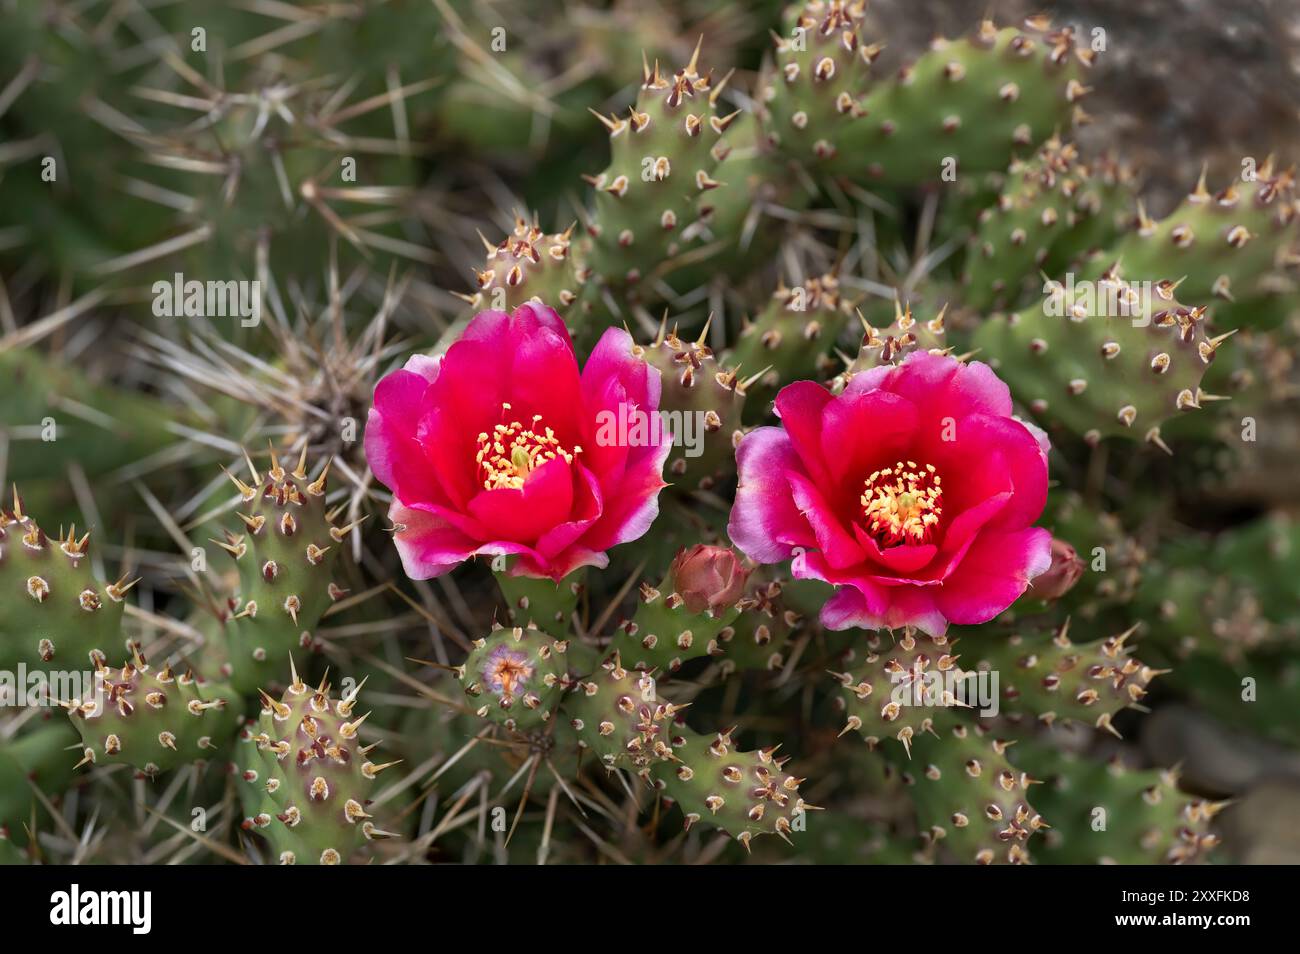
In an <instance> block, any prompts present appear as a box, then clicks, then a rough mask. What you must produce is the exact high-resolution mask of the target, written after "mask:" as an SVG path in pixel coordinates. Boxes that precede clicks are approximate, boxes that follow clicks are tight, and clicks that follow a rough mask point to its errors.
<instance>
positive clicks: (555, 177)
mask: <svg viewBox="0 0 1300 954" xmlns="http://www.w3.org/2000/svg"><path fill="white" fill-rule="evenodd" d="M354 6H355V5H354ZM354 6H348V5H338V4H333V5H331V4H326V5H321V6H315V7H311V8H310V9H309V8H307V7H302V8H298V7H293V8H290V7H288V6H287V5H284V4H275V3H269V4H268V3H254V4H238V5H232V6H226V7H223V8H222V9H212V10H208V9H207V7H206V6H204V5H201V4H197V3H195V2H193V0H178V2H173V3H166V4H95V3H74V2H69V0H49V2H45V3H42V4H35V5H33V4H22V3H19V4H12V3H10V4H5V3H4V2H3V0H0V8H3V9H4V11H5V12H4V16H5V24H6V25H5V28H3V29H0V484H3V485H4V486H6V487H9V486H10V485H11V484H16V485H17V486H16V487H15V488H14V490H13V496H12V502H11V503H7V504H5V505H4V506H0V702H2V703H3V704H0V863H6V864H7V863H13V864H19V863H26V862H29V861H38V862H54V863H63V862H75V863H83V862H85V863H91V862H93V863H101V862H117V863H137V864H163V863H167V864H176V863H198V862H213V861H224V862H237V863H248V862H252V863H296V864H322V865H332V864H367V863H373V864H426V863H431V864H441V863H449V862H464V863H480V862H493V863H506V862H539V863H570V864H594V863H601V862H606V861H617V862H620V863H622V862H633V863H693V862H696V861H701V860H704V861H715V862H719V863H752V862H776V863H789V862H810V863H842V862H846V861H847V862H851V863H882V862H892V863H945V864H947V863H956V864H970V865H983V864H990V863H1026V862H1033V863H1106V862H1118V863H1136V864H1146V863H1189V862H1201V861H1220V860H1230V861H1231V860H1239V859H1242V858H1248V857H1252V856H1253V855H1254V854H1255V853H1254V851H1253V847H1254V846H1253V845H1251V844H1249V843H1246V842H1245V841H1243V840H1242V839H1243V838H1244V836H1241V835H1239V834H1238V835H1236V836H1234V835H1233V833H1232V829H1231V826H1229V825H1225V824H1223V823H1222V821H1223V819H1225V818H1231V813H1232V812H1234V811H1235V810H1236V808H1235V805H1236V804H1239V801H1238V800H1239V799H1243V798H1246V797H1249V796H1250V795H1251V794H1252V791H1253V788H1254V787H1255V786H1257V785H1258V784H1259V781H1258V780H1259V779H1261V778H1265V777H1266V776H1267V774H1268V771H1272V770H1273V769H1274V768H1276V767H1278V766H1283V765H1289V764H1291V762H1292V761H1294V759H1291V758H1290V757H1289V755H1288V753H1289V752H1290V751H1292V750H1294V749H1295V748H1296V747H1297V746H1300V722H1298V721H1297V719H1296V717H1295V713H1294V711H1292V710H1293V709H1294V706H1292V705H1291V704H1290V700H1291V699H1293V698H1294V694H1295V692H1296V691H1297V687H1300V611H1297V607H1296V600H1295V586H1294V581H1295V577H1296V573H1297V571H1298V570H1300V566H1298V561H1300V530H1298V529H1297V523H1296V519H1295V513H1296V509H1297V504H1298V503H1300V498H1298V497H1297V495H1296V492H1295V486H1296V482H1295V480H1294V476H1293V471H1294V458H1295V447H1296V446H1297V440H1300V413H1298V412H1300V378H1298V376H1297V368H1298V366H1297V364H1296V362H1295V359H1294V353H1295V351H1296V347H1297V343H1298V342H1300V334H1298V332H1300V323H1298V318H1297V315H1298V314H1300V310H1298V306H1300V294H1298V289H1297V286H1296V283H1295V274H1294V268H1295V266H1296V264H1297V263H1298V262H1300V258H1298V257H1297V255H1296V250H1297V234H1296V229H1297V225H1296V220H1297V214H1296V213H1297V211H1298V210H1300V204H1298V203H1300V200H1298V199H1297V195H1296V190H1295V182H1294V178H1295V176H1294V171H1293V169H1292V168H1291V167H1290V166H1289V164H1288V162H1287V161H1286V160H1285V159H1284V158H1270V159H1267V160H1265V159H1262V158H1261V159H1260V160H1259V161H1258V162H1256V161H1255V158H1254V157H1253V156H1252V155H1251V154H1249V152H1247V153H1246V154H1244V155H1237V151H1240V150H1241V149H1248V148H1256V147H1257V146H1258V147H1259V148H1261V152H1262V150H1263V147H1264V145H1266V144H1265V143H1263V142H1260V143H1244V144H1237V143H1231V144H1229V143H1223V142H1214V141H1212V137H1207V136H1204V135H1199V134H1198V135H1197V136H1195V137H1193V141H1196V142H1198V143H1202V144H1204V146H1205V148H1204V155H1201V154H1200V153H1198V154H1197V155H1195V156H1194V157H1187V158H1189V159H1191V161H1192V162H1193V164H1192V165H1191V166H1190V167H1189V166H1188V165H1186V164H1185V163H1184V162H1183V161H1182V160H1183V157H1182V156H1180V155H1174V154H1173V153H1174V152H1177V150H1171V149H1169V148H1168V142H1169V141H1171V140H1169V139H1167V138H1166V133H1167V132H1168V129H1167V126H1168V125H1170V124H1173V123H1174V122H1175V120H1177V119H1179V118H1180V117H1181V116H1182V112H1181V111H1180V112H1179V113H1178V114H1177V115H1175V114H1174V113H1173V112H1171V113H1170V114H1169V115H1168V116H1164V115H1160V116H1152V115H1150V114H1149V113H1148V114H1144V115H1139V114H1136V113H1135V112H1134V111H1135V110H1137V109H1138V108H1139V107H1140V104H1139V103H1137V102H1136V101H1134V102H1123V103H1118V104H1117V103H1116V102H1115V101H1114V100H1115V97H1114V95H1113V94H1108V93H1107V89H1108V87H1113V86H1114V85H1115V83H1114V80H1116V79H1118V81H1119V83H1118V85H1120V86H1123V85H1124V82H1125V81H1126V79H1127V77H1126V76H1125V75H1124V70H1125V69H1129V68H1131V64H1132V63H1133V62H1134V60H1135V57H1134V56H1132V55H1130V56H1128V57H1127V58H1124V57H1120V58H1118V59H1120V60H1121V62H1120V63H1119V64H1118V65H1113V66H1112V65H1108V62H1107V61H1108V58H1109V57H1108V55H1107V54H1106V53H1105V52H1104V48H1105V47H1106V45H1107V42H1109V43H1111V44H1112V45H1114V44H1134V43H1137V42H1139V39H1140V38H1136V37H1134V36H1132V35H1129V36H1125V35H1124V28H1123V20H1122V18H1121V19H1120V20H1119V21H1117V22H1116V24H1115V25H1108V27H1107V29H1108V30H1109V36H1108V37H1105V36H1102V37H1099V35H1098V30H1099V28H1096V27H1095V25H1094V24H1090V23H1086V22H1075V23H1068V22H1067V23H1062V22H1053V21H1052V20H1051V19H1049V18H1048V17H1047V16H1032V17H1029V18H1027V19H1024V20H1021V21H1019V22H1006V23H1004V22H994V21H993V20H991V19H975V18H972V20H971V22H970V23H969V24H967V26H968V27H969V29H968V31H967V32H965V33H964V34H962V35H953V36H938V37H936V38H935V39H933V40H932V41H931V42H930V43H929V45H928V46H927V47H924V48H918V47H917V46H916V44H914V43H913V42H912V41H911V40H910V39H909V36H910V35H913V34H914V33H915V31H909V30H906V29H904V28H903V27H905V26H906V25H907V23H911V22H912V20H911V18H916V20H917V22H920V20H921V18H923V17H924V15H925V14H924V11H922V10H921V9H920V6H921V5H915V4H912V5H903V6H908V14H907V15H908V18H909V20H908V21H907V23H901V22H899V21H898V19H897V17H894V18H893V20H892V21H891V13H890V9H889V5H871V4H868V3H867V2H866V0H793V2H778V3H775V4H769V3H760V4H748V5H746V4H738V3H734V2H732V0H664V2H656V3H653V4H644V3H631V2H626V3H625V2H621V0H620V2H615V3H610V4H596V3H590V2H588V0H545V2H542V3H524V2H523V0H499V2H493V3H490V4H484V3H482V2H477V0H435V2H434V3H427V2H425V3H416V2H407V0H390V2H387V3H379V4H362V5H360V6H355V8H354ZM895 6H897V5H895ZM878 7H879V9H878ZM10 8H12V9H10ZM38 8H39V9H38ZM200 13H202V16H201V17H200V16H199V14H200ZM1228 16H1229V15H1228V14H1225V17H1228ZM1247 16H1248V14H1247V13H1246V12H1236V11H1234V12H1233V13H1232V15H1231V17H1232V18H1235V17H1247ZM191 21H196V22H195V23H192V22H191ZM199 21H201V24H202V27H201V29H200V30H197V31H196V30H195V29H194V28H195V26H196V23H198V22H199ZM268 23H273V24H274V25H273V26H268ZM913 25H915V24H913ZM498 29H500V30H501V31H502V32H501V33H500V34H498V32H497V31H498ZM1100 32H1101V33H1103V34H1104V33H1106V32H1107V31H1106V30H1102V31H1100ZM1137 59H1141V57H1140V56H1139V57H1137ZM1157 62H1158V60H1157ZM1126 63H1127V64H1130V65H1129V66H1126V65H1125V64H1126ZM340 64H347V68H346V69H342V70H341V69H340ZM1094 85H1095V86H1096V87H1097V89H1096V91H1094V90H1093V89H1092V87H1093V86H1094ZM1108 95H1109V96H1110V99H1109V100H1106V99H1105V97H1107V96H1108ZM1089 97H1091V98H1089ZM1097 100H1102V102H1101V103H1099V104H1098V105H1096V106H1094V105H1093V104H1094V103H1095V102H1096V101H1097ZM1085 101H1087V102H1088V104H1089V107H1088V108H1089V110H1090V111H1095V112H1096V113H1097V115H1096V116H1095V117H1094V116H1090V115H1089V114H1088V113H1086V112H1085V111H1084V109H1083V105H1082V104H1083V103H1084V102H1085ZM1180 105H1181V104H1180ZM593 114H594V117H595V118H594V119H593ZM1166 119H1168V123H1166V122H1165V120H1166ZM1090 124H1092V125H1093V127H1094V128H1092V129H1089V128H1085V127H1088V126H1089V125H1090ZM1268 125H1269V123H1267V122H1263V121H1260V122H1255V123H1251V124H1243V127H1242V128H1246V129H1250V130H1263V129H1265V128H1266V127H1267V126H1268ZM1135 130H1136V131H1137V132H1136V133H1135V132H1134V131H1135ZM1261 135H1262V132H1261ZM1099 146H1103V147H1104V148H1099ZM1130 147H1132V148H1130ZM1152 154H1154V155H1156V156H1159V157H1160V164H1159V165H1158V166H1156V165H1153V163H1152V162H1151V159H1150V157H1151V155H1152ZM47 160H48V161H47ZM1202 162H1204V164H1205V165H1204V169H1203V170H1202ZM1225 170H1227V171H1230V172H1231V178H1228V177H1227V176H1226V175H1225ZM1198 171H1199V176H1198ZM1211 183H1213V186H1212V185H1211ZM1171 197H1173V198H1172V200H1171ZM1161 213H1163V214H1161ZM191 280H193V281H197V282H201V283H204V284H205V285H206V286H207V287H206V289H205V290H206V291H207V292H208V294H207V295H206V297H205V296H204V295H197V294H196V295H195V297H194V299H193V307H190V306H189V305H187V306H186V307H185V308H183V309H182V312H183V313H182V314H180V315H176V314H165V313H164V312H166V310H167V309H165V308H160V307H159V306H160V304H162V305H165V304H167V303H168V301H170V298H169V299H168V301H161V300H160V299H159V293H157V292H156V291H154V289H155V287H156V285H157V283H161V284H162V286H163V287H165V288H166V289H168V291H167V292H166V293H165V294H166V295H168V296H170V295H171V294H172V292H171V289H172V288H173V287H174V284H173V283H174V282H188V281H191ZM216 289H219V290H220V291H221V293H222V294H221V297H220V301H221V302H222V303H224V305H233V303H234V302H237V301H239V300H241V298H246V299H247V301H248V303H250V304H251V305H255V308H254V309H253V312H254V313H255V315H256V316H257V317H256V320H250V321H244V320H241V319H246V318H252V317H253V316H252V315H236V314H234V313H233V312H232V310H231V308H229V307H224V308H223V307H216V304H217V300H218V299H217V297H216V295H215V290H216ZM245 293H246V294H245ZM232 296H233V297H232ZM199 299H204V300H203V301H201V302H200V301H199ZM210 305H211V306H212V307H209V306H210ZM209 312H212V313H209ZM268 444H269V446H268ZM245 448H249V450H247V451H246V450H245ZM263 448H266V449H265V450H263ZM232 488H233V490H232ZM6 493H7V492H6ZM38 517H39V519H40V521H41V522H40V523H38V522H37V518H38ZM55 528H57V533H56V532H55ZM88 531H90V532H88ZM92 535H93V539H94V541H95V543H94V546H93V548H92V546H91V544H90V540H91V539H92ZM363 686H364V690H365V699H366V701H367V704H366V706H362V704H361V702H360V699H361V695H360V694H361V691H362V687H363ZM313 687H314V688H313ZM1152 711H1154V715H1151V713H1152ZM1160 720H1163V721H1160ZM1179 720H1187V724H1190V725H1193V726H1194V727H1195V731H1179V732H1174V731H1164V732H1157V731H1156V729H1152V728H1149V727H1150V726H1155V727H1156V728H1162V727H1163V728H1165V729H1166V730H1167V729H1168V725H1169V724H1170V723H1171V722H1172V723H1173V724H1174V726H1175V728H1182V727H1183V722H1180V721H1179ZM1192 720H1194V721H1192ZM1206 726H1208V727H1209V728H1205V727H1206ZM380 727H382V729H383V730H382V731H381V730H380ZM1153 737H1154V738H1155V741H1152V739H1153ZM1243 738H1244V739H1246V740H1247V741H1246V742H1244V743H1242V744H1240V745H1238V746H1235V747H1234V746H1231V745H1229V744H1227V743H1226V742H1225V741H1224V740H1225V739H1230V740H1236V739H1243ZM742 742H743V746H742V744H741V743H742ZM1229 749H1230V750H1232V751H1233V752H1234V753H1236V754H1238V755H1239V756H1240V760H1241V762H1242V763H1244V762H1246V761H1249V759H1250V758H1252V757H1253V755H1252V753H1254V752H1256V751H1257V750H1258V751H1260V752H1264V753H1266V754H1265V755H1261V756H1260V757H1259V759H1258V761H1259V762H1260V763H1261V766H1263V767H1260V766H1255V768H1258V769H1259V770H1258V771H1254V772H1245V771H1237V770H1236V768H1234V766H1237V764H1238V763H1236V762H1234V765H1233V766H1230V767H1229V768H1224V766H1223V765H1217V764H1214V761H1213V759H1212V758H1210V755H1212V754H1213V753H1214V752H1219V751H1223V750H1229ZM381 752H383V753H386V754H384V755H382V756H381V755H380V753H381ZM1207 753H1209V754H1207ZM1179 765H1182V766H1183V769H1182V771H1181V772H1180V771H1179V768H1178V766H1179ZM399 766H400V768H399ZM796 769H797V771H798V773H799V774H796ZM1229 769H1232V771H1230V770H1229ZM1265 769H1267V770H1268V771H1266V770H1265ZM805 776H806V777H805ZM1243 779H1245V780H1243ZM814 803H815V804H814ZM126 818H138V819H140V820H141V823H140V824H139V825H137V826H135V827H134V828H132V826H130V825H129V824H127V823H124V822H123V821H122V820H123V819H126ZM200 818H201V819H202V823H201V824H199V823H198V822H197V821H195V820H196V819H200ZM1268 821H1269V823H1270V824H1279V825H1284V824H1285V823H1286V821H1285V819H1281V820H1278V819H1270V820H1268ZM70 833H73V834H74V836H73V837H70V836H69V835H70ZM766 835H774V836H776V837H762V836H766Z"/></svg>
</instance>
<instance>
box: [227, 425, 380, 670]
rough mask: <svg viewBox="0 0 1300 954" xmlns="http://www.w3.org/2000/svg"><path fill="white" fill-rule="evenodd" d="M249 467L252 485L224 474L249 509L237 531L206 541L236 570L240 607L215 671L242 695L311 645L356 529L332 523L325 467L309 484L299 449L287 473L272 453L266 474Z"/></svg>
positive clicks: (338, 591)
mask: <svg viewBox="0 0 1300 954" xmlns="http://www.w3.org/2000/svg"><path fill="white" fill-rule="evenodd" d="M248 469H249V473H250V475H251V477H252V483H251V484H247V483H245V482H244V481H243V480H241V479H240V478H238V477H236V476H235V475H233V474H229V473H228V476H229V477H230V479H231V481H232V482H233V483H234V485H235V488H236V489H237V490H238V492H239V499H240V503H241V504H242V505H243V506H244V507H246V508H247V510H239V511H237V514H238V516H239V519H240V521H241V523H242V524H243V532H242V533H232V532H231V531H229V530H227V531H225V534H224V536H225V539H224V540H213V541H212V542H213V543H215V544H216V545H217V546H219V547H220V548H221V549H222V550H224V551H225V552H226V553H228V554H229V555H230V556H231V557H232V558H234V560H235V563H236V566H237V567H238V569H239V583H240V586H239V589H240V608H239V612H237V613H235V614H233V615H232V616H231V617H230V620H229V625H227V627H226V636H227V640H226V645H227V646H228V655H227V657H226V658H225V659H224V660H223V662H222V669H221V671H222V676H223V678H228V679H230V680H231V683H232V684H233V685H234V686H235V688H236V689H238V690H239V691H240V692H245V693H247V692H251V691H252V690H253V688H255V687H256V685H257V684H258V683H260V682H270V681H271V680H272V679H274V678H276V677H277V676H278V674H279V673H280V672H281V671H283V669H284V667H285V664H286V663H287V662H288V659H289V654H290V653H291V652H294V651H296V650H299V649H303V648H307V647H310V646H311V634H312V631H313V630H314V629H315V627H316V624H317V623H318V622H319V620H320V618H321V616H322V614H324V612H325V610H327V609H328V608H329V607H330V605H331V604H332V603H334V602H336V601H338V600H340V599H342V598H343V596H344V595H345V593H346V591H345V590H344V589H343V587H341V586H340V585H339V584H338V583H337V582H336V581H335V580H334V576H333V574H334V569H335V567H336V565H337V563H338V557H339V553H340V551H341V550H342V544H343V542H344V541H345V540H346V539H347V538H348V535H349V534H350V533H351V532H352V531H353V530H354V529H355V528H356V526H357V523H358V521H354V522H353V523H351V524H348V525H347V526H342V527H340V526H338V525H336V524H335V523H334V517H335V512H334V511H333V510H332V509H331V508H330V507H329V506H328V505H327V504H326V501H325V496H326V480H327V478H328V474H329V465H328V464H326V465H325V467H324V468H323V469H322V470H321V472H320V474H319V476H317V477H316V478H315V479H314V480H309V479H308V474H307V456H306V450H305V449H304V451H303V454H302V456H301V458H300V459H299V461H298V464H297V466H296V467H295V468H294V469H293V471H286V470H285V469H284V467H283V466H282V465H281V464H280V462H279V461H278V460H277V459H276V456H275V451H274V450H272V451H271V465H270V467H269V468H268V469H267V471H266V473H265V474H260V473H258V471H257V469H256V468H255V467H254V466H253V463H252V461H251V460H249V461H248Z"/></svg>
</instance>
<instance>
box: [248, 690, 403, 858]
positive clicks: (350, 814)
mask: <svg viewBox="0 0 1300 954" xmlns="http://www.w3.org/2000/svg"><path fill="white" fill-rule="evenodd" d="M359 689H360V687H358V689H357V690H355V691H353V692H351V693H349V694H348V695H346V696H344V697H343V698H341V699H334V698H332V697H331V695H330V691H329V686H328V685H327V684H326V683H324V682H322V683H321V685H320V686H319V687H318V688H316V689H314V690H313V689H311V688H309V687H308V686H307V685H305V684H304V683H303V682H302V680H301V679H299V678H298V674H297V672H294V673H293V679H292V682H291V683H290V685H289V688H288V689H287V690H286V691H285V694H284V696H283V697H282V698H281V699H280V700H278V701H277V700H275V699H272V698H271V697H270V696H268V695H266V694H265V693H263V695H262V702H263V708H262V712H261V716H260V717H259V719H258V721H257V722H255V723H253V724H252V725H250V726H248V727H246V728H245V729H244V730H243V731H242V732H241V735H240V739H239V741H238V742H237V743H236V751H237V755H236V759H237V767H238V771H239V772H240V776H241V779H242V784H243V787H242V788H241V790H240V793H241V798H242V800H243V804H244V807H245V812H246V813H247V817H246V818H245V820H244V823H243V827H244V829H245V830H246V831H249V832H254V833H256V834H259V835H261V836H263V837H264V838H266V839H267V841H268V842H269V843H270V845H271V848H272V851H273V853H274V856H275V857H276V858H277V859H278V860H279V862H280V863H281V864H323V865H331V864H346V863H348V862H349V861H350V860H352V859H354V858H355V857H356V855H357V854H358V853H359V852H360V850H361V849H362V848H363V847H364V846H365V845H366V844H367V843H368V842H370V841H372V840H374V839H377V838H388V837H394V835H393V834H392V833H391V832H387V831H384V830H383V829H381V828H379V827H378V826H377V825H376V824H375V822H374V820H373V819H372V817H371V815H370V813H369V811H367V808H368V806H369V805H370V803H371V801H372V800H373V798H374V794H375V791H376V788H377V785H378V782H377V779H378V777H379V773H380V772H382V771H384V770H385V769H387V768H389V767H390V766H391V765H393V764H395V763H384V764H376V763H374V762H373V761H372V760H371V759H370V754H371V752H372V751H373V750H374V748H375V745H373V744H372V745H362V744H361V740H360V738H359V735H358V733H359V730H360V728H361V725H362V723H364V722H365V721H366V718H367V716H368V715H369V713H367V714H366V715H362V716H356V715H355V713H354V707H355V705H356V699H357V693H358V692H359ZM376 744H377V743H376Z"/></svg>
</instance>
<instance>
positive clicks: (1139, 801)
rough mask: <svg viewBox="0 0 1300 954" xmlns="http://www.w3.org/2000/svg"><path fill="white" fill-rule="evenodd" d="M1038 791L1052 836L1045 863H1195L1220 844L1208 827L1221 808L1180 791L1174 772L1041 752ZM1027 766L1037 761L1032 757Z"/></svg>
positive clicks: (1046, 841)
mask: <svg viewBox="0 0 1300 954" xmlns="http://www.w3.org/2000/svg"><path fill="white" fill-rule="evenodd" d="M1035 754H1036V755H1037V757H1036V758H1034V759H1033V760H1032V761H1033V764H1035V766H1039V765H1041V768H1039V771H1040V773H1041V774H1042V775H1043V777H1044V780H1045V783H1046V784H1044V785H1043V786H1042V787H1041V788H1040V789H1039V790H1038V791H1036V792H1035V799H1036V801H1037V802H1038V803H1039V804H1040V805H1041V806H1042V808H1043V811H1045V812H1048V813H1049V815H1048V817H1049V818H1051V820H1052V826H1053V828H1052V830H1051V831H1049V832H1047V835H1046V838H1044V839H1043V845H1042V848H1041V851H1040V852H1038V854H1039V857H1040V858H1041V860H1043V861H1048V862H1051V863H1055V864H1134V865H1153V864H1194V863H1197V862H1203V861H1205V860H1207V858H1206V856H1207V855H1208V854H1209V853H1210V852H1211V851H1212V850H1213V849H1214V848H1215V847H1216V846H1217V845H1218V844H1219V837H1218V835H1216V834H1214V833H1213V832H1212V831H1210V823H1211V822H1212V821H1213V819H1214V817H1215V815H1217V814H1218V813H1219V811H1220V810H1221V809H1222V808H1223V807H1224V803H1222V802H1213V801H1209V800H1207V799H1203V798H1198V797H1196V796H1193V795H1188V794H1187V793H1185V792H1183V791H1181V790H1179V788H1178V773H1177V772H1176V771H1174V770H1171V769H1169V770H1165V769H1147V770H1137V769H1129V768H1125V767H1124V765H1123V764H1122V763H1121V762H1119V761H1117V760H1112V761H1111V762H1110V763H1109V764H1105V763H1099V762H1094V761H1092V760H1090V759H1083V758H1079V757H1077V756H1074V755H1072V754H1071V753H1057V752H1053V753H1049V754H1038V753H1035ZM1025 758H1026V761H1027V762H1029V761H1031V758H1030V753H1026V756H1025Z"/></svg>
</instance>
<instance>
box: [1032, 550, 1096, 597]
mask: <svg viewBox="0 0 1300 954" xmlns="http://www.w3.org/2000/svg"><path fill="white" fill-rule="evenodd" d="M1083 570H1084V562H1083V561H1082V560H1081V559H1079V554H1078V553H1077V552H1075V549H1074V547H1072V546H1070V545H1069V544H1068V543H1066V542H1065V541H1064V540H1059V539H1057V538H1056V537H1053V538H1052V565H1051V566H1050V567H1048V568H1047V572H1046V573H1041V574H1039V575H1038V576H1036V577H1034V579H1033V580H1032V581H1031V582H1030V584H1029V591H1030V595H1031V596H1035V597H1037V598H1038V599H1040V600H1059V599H1060V598H1061V597H1062V596H1064V595H1065V594H1066V593H1068V592H1070V590H1072V589H1074V584H1076V583H1078V582H1079V577H1081V576H1083Z"/></svg>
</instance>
